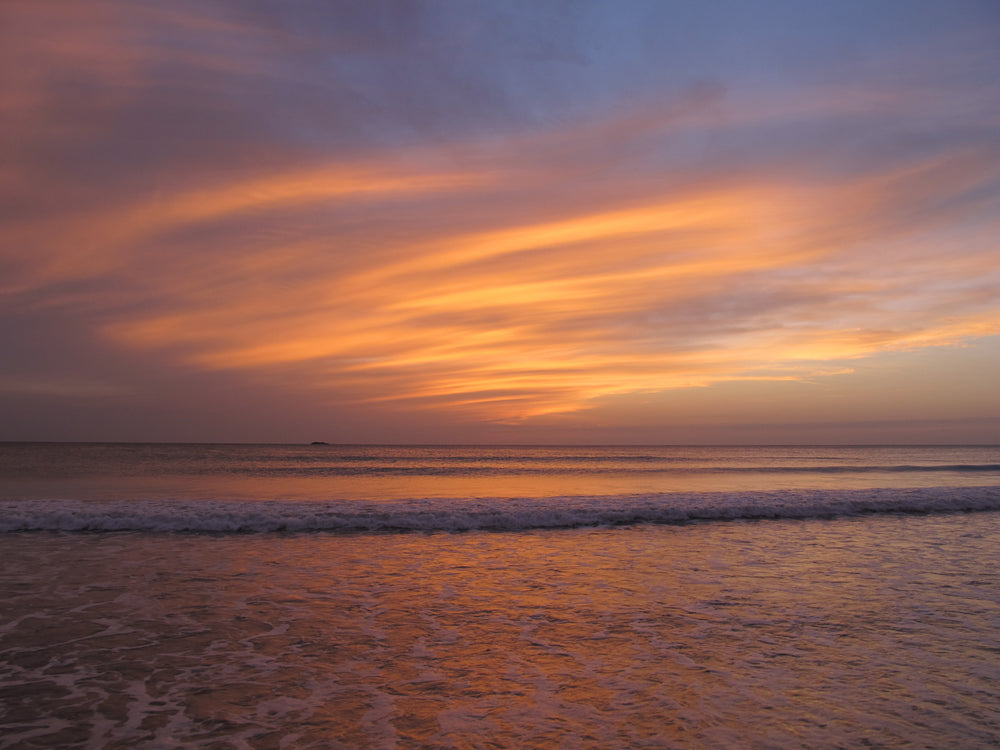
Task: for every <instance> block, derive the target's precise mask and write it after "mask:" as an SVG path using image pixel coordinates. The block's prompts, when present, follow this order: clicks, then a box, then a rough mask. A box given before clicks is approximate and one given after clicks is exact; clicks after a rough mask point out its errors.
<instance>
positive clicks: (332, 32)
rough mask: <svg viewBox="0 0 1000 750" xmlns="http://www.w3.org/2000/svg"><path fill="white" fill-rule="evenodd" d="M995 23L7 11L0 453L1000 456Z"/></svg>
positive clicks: (122, 7)
mask: <svg viewBox="0 0 1000 750" xmlns="http://www.w3.org/2000/svg"><path fill="white" fill-rule="evenodd" d="M998 374H1000V3H998V2H997V1H996V0H979V1H976V0H840V1H838V2H829V0H760V1H754V0H730V1H725V0H705V1H703V2H702V1H695V0H687V1H683V2H682V1H680V0H648V1H647V2H640V1H638V0H607V2H599V1H593V2H587V1H586V0H549V1H546V0H525V1H523V2H522V1H520V0H502V1H501V0H483V1H480V2H477V1H475V0H441V1H439V2H431V1H427V2H424V1H422V0H398V2H389V1H384V2H383V1H380V0H356V1H355V2H335V1H332V0H331V1H330V2H320V1H318V0H317V1H315V2H298V1H295V0H290V1H288V2H281V1H279V0H266V1H263V2H253V3H250V2H242V1H239V0H232V1H231V2H226V1H219V2H213V1H211V0H199V1H198V2H184V1H183V0H171V2H153V1H152V0H151V1H149V2H141V1H139V0H131V1H125V0H123V1H117V0H107V1H104V0H66V1H65V2H58V1H56V0H46V1H45V2H38V1H36V0H12V1H10V2H4V3H3V4H2V5H0V439H2V440H149V441H235V442H258V441H260V442H303V441H305V442H308V441H310V440H326V441H330V442H434V443H441V442H523V443H543V442H562V443H755V442H766V443H845V442H846V443H873V442H902V443H935V442H942V443H947V442H973V443H1000V387H998V386H997V384H996V381H997V380H1000V378H998V377H997V376H998Z"/></svg>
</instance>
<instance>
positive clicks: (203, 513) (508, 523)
mask: <svg viewBox="0 0 1000 750" xmlns="http://www.w3.org/2000/svg"><path fill="white" fill-rule="evenodd" d="M986 510H1000V486H988V487H933V488H913V489H898V488H897V489H863V490H783V491H774V492H737V493H728V492H705V493H661V494H641V495H612V496H565V497H545V498H501V497H493V498H475V499H455V498H440V499H435V498H422V499H413V500H403V501H392V502H364V501H355V500H351V501H345V500H342V501H336V500H322V501H320V500H317V501H285V500H280V499H279V500H264V501H260V500H258V501H233V500H181V499H178V500H163V499H155V500H152V499H151V500H141V499H137V500H132V501H121V500H115V501H107V502H88V501H80V500H67V499H48V500H16V499H15V500H3V501H0V532H18V531H155V532H241V533H247V532H258V533H260V532H282V531H284V532H307V531H328V532H339V533H391V532H407V531H424V532H431V531H471V530H495V531H520V530H527V529H544V528H573V527H581V526H618V525H629V524H643V523H654V524H656V523H659V524H663V523H667V524H680V523H687V522H692V521H722V520H736V519H745V520H753V519H767V518H824V517H833V516H854V515H862V514H870V513H949V512H966V511H986Z"/></svg>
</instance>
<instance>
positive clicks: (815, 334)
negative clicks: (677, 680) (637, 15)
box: [106, 163, 1000, 421]
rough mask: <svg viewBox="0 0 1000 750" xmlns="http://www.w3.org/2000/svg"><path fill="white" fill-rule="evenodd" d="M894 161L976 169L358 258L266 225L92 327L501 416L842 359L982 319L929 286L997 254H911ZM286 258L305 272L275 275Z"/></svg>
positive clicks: (753, 188)
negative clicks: (890, 255)
mask: <svg viewBox="0 0 1000 750" xmlns="http://www.w3.org/2000/svg"><path fill="white" fill-rule="evenodd" d="M319 174H326V172H323V171H319V172H317V175H319ZM914 174H916V175H920V176H922V177H933V178H934V179H935V180H936V181H937V185H938V188H939V189H942V188H944V189H945V190H946V191H947V189H948V188H952V189H954V190H956V191H958V190H963V189H966V188H967V187H968V185H970V184H975V183H976V182H977V181H979V180H982V179H983V178H984V175H983V174H982V173H976V172H975V170H971V174H970V169H968V168H966V169H957V168H955V167H954V165H953V164H950V163H949V164H946V165H937V164H934V163H930V164H926V165H923V166H922V167H919V168H917V169H916V172H914V171H913V170H909V171H906V172H903V173H894V172H889V173H882V174H876V175H873V176H870V177H863V178H862V179H860V180H845V181H842V182H837V183H807V184H794V183H788V182H782V181H778V180H776V181H773V182H772V183H767V182H763V181H761V182H754V183H749V184H740V183H733V182H731V181H727V182H725V183H723V184H721V185H718V186H709V187H704V188H701V189H698V190H692V191H688V192H673V193H668V194H665V195H662V196H660V197H659V198H658V199H657V200H655V201H652V200H649V199H648V196H647V199H646V201H645V202H643V203H642V204H641V205H634V206H621V207H615V206H612V207H605V208H603V209H602V210H596V211H595V210H591V209H590V208H589V207H588V209H587V210H585V211H583V212H581V213H579V214H577V215H572V214H571V215H565V214H564V215H561V216H558V217H552V218H548V219H544V220H541V221H529V222H527V223H522V224H517V225H514V226H504V225H503V223H502V222H503V218H504V217H503V216H502V215H499V216H490V215H488V214H487V215H488V218H489V219H490V220H491V221H492V222H495V223H496V224H498V226H484V227H483V228H481V229H476V230H473V231H456V232H453V233H451V234H448V233H447V231H444V230H442V229H441V227H440V225H435V227H434V230H433V231H430V232H429V233H428V235H427V236H421V235H419V234H414V235H406V236H402V237H399V236H394V237H388V238H383V237H381V235H380V232H379V228H378V227H372V228H371V230H370V235H369V236H370V239H371V245H370V247H371V250H372V252H371V255H370V257H368V258H367V259H366V257H365V256H364V255H363V254H362V255H360V256H358V257H354V258H352V262H351V263H350V264H348V266H347V267H346V268H345V267H343V266H342V264H341V263H340V259H339V257H338V255H337V253H336V252H334V251H331V250H329V245H330V244H331V243H333V242H335V237H330V238H323V239H312V240H309V241H308V242H305V243H298V244H296V243H294V242H293V243H289V244H280V243H278V244H276V245H274V246H267V247H265V248H264V249H263V250H261V251H259V252H253V253H247V254H246V255H243V256H238V257H237V260H236V262H235V264H234V266H233V267H231V268H229V269H225V268H217V269H214V271H213V273H217V274H219V275H220V276H221V277H222V278H217V279H214V280H213V282H212V283H210V284H208V285H207V286H206V287H205V288H204V291H203V290H200V289H197V288H192V282H191V278H190V277H189V275H188V274H186V273H182V274H180V275H179V276H177V277H174V278H164V279H162V284H163V285H164V288H165V290H166V291H167V292H170V291H171V290H173V293H174V294H176V295H177V303H176V305H175V306H173V307H174V308H175V309H170V310H168V311H167V312H164V313H162V314H145V315H139V316H137V317H136V318H135V319H133V320H127V321H123V320H119V321H116V322H113V323H111V324H109V325H108V326H107V329H106V330H107V332H108V334H109V335H111V336H113V337H114V338H115V339H116V340H118V341H120V342H122V343H124V344H127V345H129V346H143V347H158V348H163V347H165V348H171V349H175V350H177V351H179V352H180V353H181V354H182V356H184V357H186V358H187V359H188V360H189V361H191V362H192V363H193V364H196V365H197V366H199V367H208V368H243V369H249V370H253V371H257V372H260V373H264V374H266V373H268V372H270V373H272V376H273V377H279V378H291V379H293V380H295V381H296V382H300V383H304V384H309V385H311V386H312V387H316V388H320V389H323V388H326V389H329V391H330V392H331V393H334V394H340V397H349V398H351V399H352V400H367V401H371V402H379V403H385V402H392V403H395V404H397V405H398V406H403V407H406V408H428V407H433V408H435V409H440V408H450V409H455V410H459V411H462V412H464V413H467V414H469V415H472V416H474V417H476V418H479V419H492V420H500V421H518V420H524V419H530V418H533V417H537V416H540V415H545V414H551V413H557V412H566V411H573V410H579V409H583V408H586V407H587V406H588V404H591V403H593V402H594V401H595V400H597V399H601V398H604V397H607V396H612V395H621V394H628V393H637V392H656V391H662V390H667V389H673V388H683V387H692V386H704V385H708V384H711V383H716V382H721V381H727V380H740V379H760V378H768V379H791V378H797V379H809V378H813V377H816V376H821V375H825V374H829V373H831V372H843V371H844V369H845V368H844V366H843V365H842V364H840V365H838V364H837V363H838V362H843V361H844V360H851V359H856V358H859V357H865V356H870V355H872V354H876V353H879V352H883V351H887V350H895V349H904V348H914V347H924V346H939V345H944V344H953V343H956V342H960V341H962V340H964V339H967V338H970V337H978V336H984V335H990V334H992V333H996V332H998V331H1000V306H998V305H997V304H996V302H995V300H982V301H981V309H978V310H976V309H970V310H967V311H965V312H964V313H962V314H947V315H945V314H942V313H941V312H940V311H935V300H943V299H945V298H947V299H952V298H953V297H954V294H953V293H952V292H953V291H954V290H955V289H958V290H961V289H963V288H964V287H965V286H967V285H969V284H971V283H975V282H976V281H977V280H979V281H982V279H983V274H987V275H988V274H990V273H995V268H993V255H992V247H991V246H989V245H985V246H982V247H976V246H974V245H970V246H967V247H965V248H964V249H963V252H962V253H961V254H959V255H958V256H957V257H954V256H949V257H950V258H951V257H954V260H951V259H949V260H947V262H942V261H941V258H940V256H937V255H934V254H933V253H931V252H927V253H924V252H923V245H925V244H926V245H927V246H928V248H933V247H934V243H935V242H939V241H940V240H938V239H937V238H936V237H935V235H934V234H933V231H932V232H931V233H930V234H927V232H928V229H930V230H934V228H935V225H936V223H938V222H940V223H943V224H947V222H948V218H947V217H937V218H935V217H934V216H933V215H928V216H926V217H924V221H925V224H924V225H922V226H921V227H919V228H918V227H915V226H914V225H912V224H909V223H907V222H906V221H901V220H899V219H898V218H893V216H894V214H904V215H905V214H906V210H907V207H908V206H911V205H913V204H916V205H920V204H921V203H925V202H926V200H927V194H926V193H927V191H926V188H925V187H924V186H923V183H917V185H916V186H915V187H912V188H909V187H908V185H909V184H910V181H911V180H913V178H914ZM354 180H356V178H350V177H339V176H338V177H337V178H336V179H334V180H331V181H329V182H324V181H323V180H322V179H319V178H316V179H313V178H309V177H295V178H288V177H279V178H278V179H276V180H275V182H274V183H273V186H272V187H268V183H267V181H266V180H257V181H255V182H252V183H250V184H240V185H234V186H230V187H225V188H223V189H221V190H219V191H215V192H212V191H207V192H205V193H203V194H201V195H200V196H198V197H196V196H193V195H186V196H181V197H179V198H177V199H176V200H174V201H169V202H167V203H165V204H164V205H163V207H162V208H160V209H159V210H160V211H162V213H157V209H154V208H144V209H141V210H138V211H136V212H135V213H134V214H133V215H141V216H143V217H144V218H143V221H142V222H136V223H135V224H134V225H132V226H133V229H132V230H131V231H134V232H141V231H142V229H143V228H145V229H146V231H152V229H151V228H153V229H156V230H158V229H159V228H161V227H169V226H172V225H175V224H176V223H178V222H184V221H189V220H190V221H198V222H202V221H215V220H219V219H221V218H226V217H228V216H230V215H232V214H240V213H242V212H244V211H247V210H252V209H253V208H254V207H257V206H268V207H270V206H279V207H280V206H284V205H286V204H290V205H300V202H304V201H314V200H319V201H331V202H333V203H336V202H338V201H342V200H355V199H357V198H358V196H359V195H362V194H364V193H365V190H364V189H362V190H361V191H360V192H355V191H353V190H351V185H353V184H359V183H360V182H361V180H357V181H354ZM502 181H503V178H502V177H501V176H499V175H494V176H489V177H483V176H470V177H464V176H462V175H457V176H456V175H454V174H450V173H449V174H445V175H444V176H436V175H430V176H412V175H410V176H402V177H392V176H380V177H378V178H377V179H375V180H374V181H373V182H372V183H371V186H370V188H369V189H368V191H367V192H368V193H371V194H375V195H377V196H378V197H384V196H385V195H387V194H389V193H399V194H403V195H407V196H411V195H420V196H421V197H422V198H425V199H426V198H428V197H429V196H430V195H431V193H432V192H433V193H434V194H435V195H436V196H437V197H436V198H435V199H434V200H432V201H431V203H430V206H431V208H433V209H434V210H437V211H446V210H447V208H448V203H449V202H451V201H454V200H455V197H456V191H457V192H458V193H461V194H462V196H463V198H465V199H467V198H468V195H469V194H473V195H475V194H480V195H481V196H482V198H481V200H484V201H488V200H489V196H490V193H491V191H493V190H495V189H496V186H497V183H498V182H502ZM949 181H950V184H949ZM435 201H438V202H440V203H443V204H444V205H439V204H438V203H436V202H435ZM873 229H874V230H877V232H878V239H879V241H880V242H881V243H883V244H884V245H885V246H886V247H890V248H891V247H893V246H894V243H904V244H907V248H908V249H907V250H906V251H905V252H903V251H900V252H901V253H902V254H901V256H900V257H898V258H897V259H896V260H897V261H899V262H900V263H908V265H905V266H900V267H899V268H898V269H897V268H893V269H885V268H882V267H881V266H880V265H879V264H878V263H877V262H875V260H874V259H873V258H872V257H871V255H870V254H869V252H868V250H867V243H868V241H869V240H868V233H869V232H871V231H873ZM918 229H919V231H918ZM979 239H980V240H984V239H985V238H984V237H980V238H979ZM379 243H387V244H379ZM906 256H908V260H907V257H906ZM302 267H307V268H310V269H312V271H313V273H311V274H310V275H309V276H308V277H306V278H298V279H297V280H296V281H295V282H294V283H288V284H282V283H280V282H279V281H278V280H280V279H281V278H282V275H283V274H284V273H285V272H288V271H290V270H291V269H294V268H302ZM227 272H228V274H229V275H230V276H231V279H232V280H233V284H232V287H231V289H228V290H227V287H226V284H225V283H224V281H225V277H226V275H227ZM899 277H903V278H905V279H907V283H906V284H905V285H901V284H899V283H898V279H899ZM972 303H973V301H972V300H970V304H972ZM974 306H975V305H974V304H973V307H974ZM914 310H916V311H917V312H916V313H914ZM953 312H954V309H953ZM762 369H767V370H768V373H769V374H761V371H762ZM344 394H347V396H345V395H344Z"/></svg>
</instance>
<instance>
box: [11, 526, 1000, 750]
mask: <svg viewBox="0 0 1000 750" xmlns="http://www.w3.org/2000/svg"><path fill="white" fill-rule="evenodd" d="M998 548H1000V513H997V512H980V513H960V514H932V515H924V516H897V515H892V514H885V515H872V516H865V517H861V518H841V519H807V520H764V521H755V522H746V521H732V522H713V523H696V524H688V525H681V526H664V525H643V526H633V527H620V528H583V529H568V530H528V531H518V532H509V533H497V532H484V531H474V532H469V533H464V534H447V533H430V534H425V533H411V534H382V535H379V534H357V535H344V534H326V533H317V532H313V533H308V534H277V533H267V534H259V533H258V534H221V535H220V534H165V533H138V532H128V533H113V532H105V533H96V534H94V533H92V534H87V533H74V534H63V533H53V532H32V533H11V534H6V535H4V536H3V537H2V538H0V553H2V556H3V568H2V570H3V573H2V578H0V586H2V591H0V599H2V601H3V610H2V621H0V684H2V686H3V687H2V688H0V690H2V692H3V700H2V702H0V705H2V706H3V709H2V710H3V715H2V718H0V725H2V733H0V747H4V748H14V747H18V748H21V747H26V748H30V747H89V748H125V747H153V748H155V747H161V748H172V747H205V748H209V747H211V748H278V747H295V748H328V747H332V748H341V747H342V748H357V747H385V748H392V747H398V748H410V747H440V748H511V747H546V748H558V747H565V748H577V747H593V748H636V747H639V748H642V747H650V748H654V747H656V748H659V747H680V748H718V747H761V748H764V747H767V748H772V747H777V748H785V747H789V748H791V747H796V748H797V747H810V748H815V747H859V746H867V745H873V746H879V747H929V748H940V747H956V748H958V747H960V748H978V747H983V748H986V747H995V746H997V745H998V744H1000V575H998V573H997V572H996V566H995V557H996V550H997V549H998Z"/></svg>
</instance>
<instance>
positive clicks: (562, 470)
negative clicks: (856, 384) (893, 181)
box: [175, 458, 1000, 477]
mask: <svg viewBox="0 0 1000 750" xmlns="http://www.w3.org/2000/svg"><path fill="white" fill-rule="evenodd" d="M451 460H452V459H449V462H450V461H451ZM632 460H633V459H631V458H630V459H628V462H624V461H623V462H621V464H622V465H620V466H601V465H597V466H587V465H573V464H569V465H563V466H560V465H559V464H561V463H563V461H562V460H558V461H556V460H553V463H552V464H548V465H542V466H538V465H527V466H525V465H521V466H518V465H505V464H502V463H500V464H487V465H483V466H468V465H457V466H454V465H448V464H447V463H444V464H434V463H421V464H419V465H415V466H407V465H398V464H394V463H392V462H387V463H376V464H371V463H369V464H366V465H361V466H358V465H351V464H344V465H341V464H336V463H335V464H332V465H323V466H303V465H294V466H231V467H222V468H220V467H218V466H208V467H204V468H200V467H189V468H187V469H180V470H176V471H175V473H176V474H178V475H185V474H196V475H201V474H205V475H218V474H225V475H235V476H257V477H334V476H340V477H342V476H352V477H353V476H358V477H405V476H434V477H452V476H518V475H523V476H535V475H545V476H558V475H563V474H565V475H575V476H579V475H604V474H622V473H625V474H743V473H753V474H870V473H877V472H890V473H907V472H913V473H924V472H941V473H946V472H953V473H970V472H981V473H992V474H1000V464H943V465H934V464H901V465H884V466H883V465H870V464H859V465H846V466H845V465H835V466H830V465H801V466H794V465H776V466H767V465H758V464H754V465H750V466H746V465H744V466H719V465H713V464H705V463H698V464H694V463H692V464H688V465H670V464H669V463H666V462H664V464H663V465H661V466H632V465H629V462H631V461H632ZM536 463H537V462H536Z"/></svg>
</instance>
